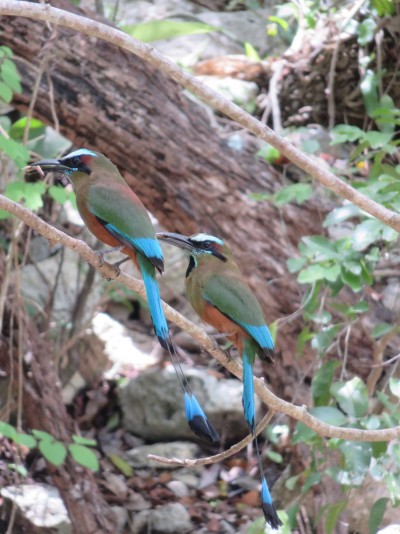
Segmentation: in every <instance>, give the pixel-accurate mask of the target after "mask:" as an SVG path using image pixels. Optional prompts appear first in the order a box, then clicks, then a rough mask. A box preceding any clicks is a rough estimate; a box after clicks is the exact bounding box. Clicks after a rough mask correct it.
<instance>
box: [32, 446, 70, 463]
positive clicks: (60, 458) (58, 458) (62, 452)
mask: <svg viewBox="0 0 400 534" xmlns="http://www.w3.org/2000/svg"><path fill="white" fill-rule="evenodd" d="M38 447H39V450H40V452H41V453H42V454H43V457H44V458H45V459H46V460H47V461H48V462H50V463H51V464H53V465H55V466H56V467H59V466H60V465H62V464H63V463H64V461H65V457H66V456H67V449H66V448H65V446H64V445H63V444H62V443H60V442H59V441H48V440H42V441H39V445H38Z"/></svg>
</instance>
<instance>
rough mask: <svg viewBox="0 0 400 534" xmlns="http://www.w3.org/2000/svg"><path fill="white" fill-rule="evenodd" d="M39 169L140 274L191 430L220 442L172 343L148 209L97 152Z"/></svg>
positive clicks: (158, 249)
mask: <svg viewBox="0 0 400 534" xmlns="http://www.w3.org/2000/svg"><path fill="white" fill-rule="evenodd" d="M37 167H39V168H40V169H41V171H42V172H43V173H46V172H55V173H57V174H58V175H60V174H61V175H67V177H68V178H69V179H70V180H71V182H72V185H73V188H74V191H75V194H76V203H77V207H78V211H79V213H80V215H81V217H82V219H83V221H84V223H85V224H86V226H87V227H88V228H89V230H90V231H91V232H92V233H93V234H94V235H95V236H96V237H97V238H98V239H99V240H100V241H102V242H103V243H106V244H107V245H110V246H111V247H114V248H115V249H118V250H121V251H122V252H123V253H124V254H126V255H127V256H128V257H129V258H130V259H132V261H133V262H134V263H135V265H136V267H137V268H138V269H139V270H140V272H141V274H142V277H143V282H144V285H145V288H146V294H147V301H148V305H149V310H150V315H151V318H152V322H153V326H154V330H155V333H156V335H157V337H158V340H159V342H160V344H161V345H162V346H163V347H164V348H165V349H166V350H168V352H169V354H170V357H171V361H172V364H173V365H174V368H175V371H176V374H177V376H178V378H179V381H180V383H181V385H182V388H183V390H184V395H185V411H186V417H187V420H188V423H189V426H190V428H191V429H192V431H193V432H194V433H195V434H197V435H198V436H200V437H202V438H204V439H206V440H208V441H210V442H217V441H219V436H218V433H217V432H216V431H215V429H214V428H213V426H212V425H211V423H210V422H209V420H208V418H207V417H206V415H205V414H204V411H203V410H202V408H201V406H200V404H199V403H198V401H197V399H196V397H195V396H194V394H193V392H192V391H191V389H190V386H189V384H188V382H187V380H186V378H185V375H184V374H183V371H182V368H181V366H180V363H179V360H178V357H177V354H176V350H175V347H174V345H173V343H172V341H171V337H170V334H169V329H168V325H167V321H166V319H165V316H164V312H163V309H162V304H161V298H160V293H159V289H158V284H157V280H156V269H157V270H158V271H159V272H160V273H162V272H163V270H164V260H163V254H162V250H161V247H160V244H159V242H158V241H157V238H156V235H155V230H154V228H153V225H152V223H151V220H150V217H149V214H148V213H147V210H146V208H145V207H144V205H143V204H142V202H141V201H140V200H139V198H138V197H137V196H136V195H135V193H134V192H133V191H132V189H131V188H130V187H129V186H128V184H127V183H126V182H125V180H124V179H123V177H122V176H121V174H120V173H119V171H118V169H117V167H116V166H115V165H114V164H113V163H112V162H111V161H110V160H109V159H107V158H106V157H105V156H103V155H102V154H99V153H97V152H93V151H92V150H87V149H85V148H81V149H79V150H75V151H74V152H71V153H70V154H68V155H66V156H64V157H63V158H61V159H53V160H42V161H37V162H35V163H32V164H31V165H30V166H29V167H28V169H27V172H28V173H32V172H35V168H37ZM112 250H113V249H112ZM103 253H104V252H103Z"/></svg>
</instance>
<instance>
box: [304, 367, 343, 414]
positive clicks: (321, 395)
mask: <svg viewBox="0 0 400 534" xmlns="http://www.w3.org/2000/svg"><path fill="white" fill-rule="evenodd" d="M339 366H340V363H339V362H338V361H337V360H331V361H329V362H326V363H325V364H324V365H322V366H321V367H320V368H319V369H318V371H317V372H316V373H315V374H314V377H313V379H312V382H311V393H312V396H313V400H314V404H315V405H316V406H323V405H326V404H327V403H328V401H329V400H330V398H331V394H330V392H329V387H330V385H331V383H332V381H333V376H334V374H335V371H336V369H337V368H338V367H339Z"/></svg>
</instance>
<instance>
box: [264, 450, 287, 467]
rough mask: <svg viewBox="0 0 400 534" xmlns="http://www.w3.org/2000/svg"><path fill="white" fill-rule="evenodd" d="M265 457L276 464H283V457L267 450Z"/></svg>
mask: <svg viewBox="0 0 400 534" xmlns="http://www.w3.org/2000/svg"><path fill="white" fill-rule="evenodd" d="M265 455H266V456H267V457H268V458H269V459H270V460H272V461H273V462H275V463H276V464H281V463H282V462H283V457H282V455H281V454H279V453H278V452H275V451H269V450H267V451H266V453H265Z"/></svg>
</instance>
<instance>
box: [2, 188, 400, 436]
mask: <svg viewBox="0 0 400 534" xmlns="http://www.w3.org/2000/svg"><path fill="white" fill-rule="evenodd" d="M0 209H2V210H5V211H8V212H9V213H12V214H13V215H15V216H16V217H18V218H19V219H20V220H22V221H23V222H24V223H25V224H27V225H28V226H30V227H31V228H32V229H33V230H36V232H38V233H39V234H41V235H42V236H44V237H45V238H46V239H48V240H49V241H50V243H52V244H55V243H61V244H62V245H64V246H65V247H67V248H69V249H71V250H73V251H75V252H76V254H78V255H79V256H80V257H81V258H83V259H84V260H85V261H87V262H88V263H89V265H91V266H92V267H94V268H95V269H96V270H97V271H98V272H99V273H101V274H102V275H103V276H104V277H105V278H108V279H110V280H112V279H115V278H116V277H117V276H118V282H120V283H121V284H123V285H124V286H126V287H128V288H129V289H131V290H132V291H134V292H135V293H138V294H139V295H140V296H141V297H143V298H144V299H146V292H145V289H144V286H143V283H142V282H140V281H139V280H136V279H135V278H132V277H131V276H129V275H127V274H125V273H123V272H121V273H119V270H118V269H117V268H116V267H114V266H113V265H111V264H110V263H104V265H102V261H101V259H100V256H99V255H98V254H96V252H95V251H94V250H92V249H91V248H90V247H89V246H88V245H87V244H86V243H85V242H84V241H81V240H80V239H74V238H73V237H70V236H68V235H67V234H65V233H64V232H62V231H61V230H58V229H56V228H54V227H53V226H50V225H49V224H47V223H46V222H44V221H42V219H40V218H39V217H38V216H37V215H35V214H34V213H32V212H31V211H29V210H28V209H26V208H24V207H23V206H21V205H20V204H17V203H16V202H13V201H12V200H9V199H8V198H6V197H5V196H3V195H0ZM163 309H164V312H165V315H166V317H167V319H169V320H170V321H172V322H173V323H175V324H176V325H177V326H179V327H180V328H181V329H182V330H184V331H185V332H187V333H188V334H189V335H190V336H191V337H192V338H193V339H194V340H195V341H196V342H197V343H198V344H199V345H200V346H201V347H202V348H203V349H205V350H206V351H207V352H208V353H209V354H211V355H212V356H213V357H214V358H215V359H216V360H217V361H218V362H219V363H220V364H221V365H223V366H224V367H226V368H227V369H228V370H229V371H230V372H231V373H232V374H234V375H235V376H237V377H238V378H239V379H240V380H242V378H243V373H242V367H241V366H240V365H239V364H238V363H236V362H235V361H233V360H231V359H230V358H229V357H228V356H227V355H226V354H225V353H224V352H223V351H221V350H220V349H219V348H218V347H217V346H216V344H215V342H214V341H213V340H212V339H211V338H210V337H209V336H208V335H207V334H206V333H205V332H204V330H202V329H201V328H199V327H198V326H196V325H194V324H193V323H192V322H191V321H189V320H188V319H186V318H185V317H183V315H181V314H180V313H179V312H177V311H176V310H174V308H171V306H169V305H168V304H166V303H163ZM254 382H255V391H256V393H257V395H258V396H259V397H260V398H261V399H262V401H263V402H264V403H265V404H266V405H267V406H268V407H269V408H270V409H271V410H272V411H274V412H282V413H284V414H286V415H288V416H290V417H292V418H293V419H296V420H297V421H301V422H302V423H304V424H305V425H306V426H308V427H309V428H311V429H312V430H314V432H316V433H317V434H319V435H320V436H325V437H330V438H333V437H335V438H341V439H348V440H352V441H391V440H393V439H397V438H399V437H400V426H397V427H393V428H388V429H384V430H361V429H356V428H342V427H338V426H333V425H328V424H326V423H323V422H322V421H320V420H319V419H317V418H315V417H313V416H312V415H311V414H309V413H308V412H307V407H306V406H301V407H300V406H295V405H294V404H291V403H290V402H286V401H284V400H282V399H280V398H279V397H277V396H276V395H274V394H273V393H272V392H271V391H270V390H269V389H268V388H267V387H266V386H265V384H264V379H260V378H255V380H254Z"/></svg>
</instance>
